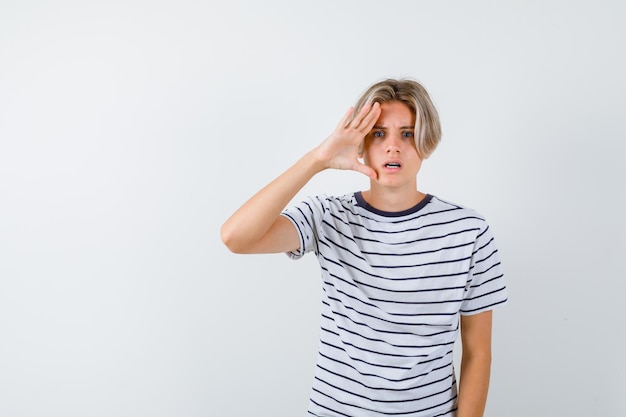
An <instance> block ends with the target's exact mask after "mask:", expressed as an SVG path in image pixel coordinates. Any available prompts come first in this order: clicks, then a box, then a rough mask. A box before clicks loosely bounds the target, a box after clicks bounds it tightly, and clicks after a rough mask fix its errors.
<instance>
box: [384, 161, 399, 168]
mask: <svg viewBox="0 0 626 417" xmlns="http://www.w3.org/2000/svg"><path fill="white" fill-rule="evenodd" d="M385 168H400V163H399V162H387V163H386V164H385Z"/></svg>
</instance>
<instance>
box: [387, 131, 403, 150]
mask: <svg viewBox="0 0 626 417" xmlns="http://www.w3.org/2000/svg"><path fill="white" fill-rule="evenodd" d="M386 142H387V143H385V150H386V152H388V153H392V152H400V148H401V145H402V140H401V139H400V136H399V135H389V136H388V137H387V140H386Z"/></svg>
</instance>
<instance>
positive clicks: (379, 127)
mask: <svg viewBox="0 0 626 417" xmlns="http://www.w3.org/2000/svg"><path fill="white" fill-rule="evenodd" d="M372 129H380V130H387V128H386V127H385V126H377V125H374V127H372ZM400 129H401V130H404V129H412V130H415V126H400Z"/></svg>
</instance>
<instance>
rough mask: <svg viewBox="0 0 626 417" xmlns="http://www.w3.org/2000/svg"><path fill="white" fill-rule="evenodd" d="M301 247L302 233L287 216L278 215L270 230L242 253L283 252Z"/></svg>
mask: <svg viewBox="0 0 626 417" xmlns="http://www.w3.org/2000/svg"><path fill="white" fill-rule="evenodd" d="M299 248H300V234H299V233H298V230H297V229H296V226H294V224H293V223H292V222H291V221H290V220H289V219H288V218H286V217H285V216H282V215H281V216H278V218H277V219H276V220H275V221H274V223H273V224H272V225H271V226H270V228H269V229H268V231H267V232H266V233H265V234H264V235H263V236H262V237H261V238H260V239H259V240H258V241H256V242H255V243H253V244H252V245H251V246H249V247H247V248H246V249H245V250H244V251H242V253H281V252H290V251H294V250H297V249H299Z"/></svg>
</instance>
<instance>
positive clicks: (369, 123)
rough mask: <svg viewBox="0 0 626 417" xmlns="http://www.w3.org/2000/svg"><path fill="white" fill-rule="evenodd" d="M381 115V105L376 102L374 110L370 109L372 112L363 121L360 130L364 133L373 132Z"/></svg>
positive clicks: (373, 106)
mask: <svg viewBox="0 0 626 417" xmlns="http://www.w3.org/2000/svg"><path fill="white" fill-rule="evenodd" d="M380 113H381V109H380V104H379V103H378V102H376V103H374V104H373V105H372V108H371V109H370V111H369V112H368V113H367V115H366V116H365V117H364V118H363V120H362V121H361V124H360V126H359V129H360V130H361V131H362V132H364V133H369V131H370V130H372V128H373V127H374V125H375V124H376V121H378V118H379V117H380Z"/></svg>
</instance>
